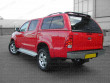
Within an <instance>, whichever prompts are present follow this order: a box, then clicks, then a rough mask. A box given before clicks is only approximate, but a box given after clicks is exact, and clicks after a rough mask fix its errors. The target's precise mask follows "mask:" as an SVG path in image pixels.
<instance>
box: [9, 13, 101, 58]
mask: <svg viewBox="0 0 110 83" xmlns="http://www.w3.org/2000/svg"><path fill="white" fill-rule="evenodd" d="M59 15H62V16H63V19H64V24H65V26H64V28H62V29H48V30H42V29H41V25H42V22H43V19H44V18H47V17H53V16H59ZM47 17H44V18H39V19H37V20H39V23H38V25H37V26H36V29H35V30H34V31H28V30H27V31H26V32H14V33H13V34H12V37H11V39H14V41H15V44H16V47H17V48H24V49H28V50H31V51H34V52H37V46H38V44H39V43H45V44H47V46H48V48H49V52H50V56H51V57H52V58H55V57H63V58H66V57H67V52H71V51H80V50H92V49H102V48H103V33H91V34H89V33H86V32H85V33H84V32H72V31H71V24H70V21H69V17H68V15H67V14H65V13H64V14H57V15H52V16H47ZM34 20H36V19H34ZM30 22H31V21H30ZM70 36H72V37H73V41H72V48H67V46H65V44H66V42H67V41H68V40H69V37H70ZM88 37H91V38H92V39H91V40H88ZM22 43H25V44H29V45H31V46H29V45H23V44H22Z"/></svg>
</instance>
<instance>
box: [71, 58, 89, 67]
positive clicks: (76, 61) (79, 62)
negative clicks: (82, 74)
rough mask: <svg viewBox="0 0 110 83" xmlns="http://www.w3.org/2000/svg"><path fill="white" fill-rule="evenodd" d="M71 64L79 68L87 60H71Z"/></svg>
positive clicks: (87, 60)
mask: <svg viewBox="0 0 110 83" xmlns="http://www.w3.org/2000/svg"><path fill="white" fill-rule="evenodd" d="M72 62H73V63H74V64H75V65H76V66H80V65H83V64H84V63H85V62H89V59H72Z"/></svg>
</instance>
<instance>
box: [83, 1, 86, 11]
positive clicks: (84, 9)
mask: <svg viewBox="0 0 110 83" xmlns="http://www.w3.org/2000/svg"><path fill="white" fill-rule="evenodd" d="M83 12H87V1H83Z"/></svg>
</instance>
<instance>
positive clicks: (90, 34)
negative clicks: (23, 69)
mask: <svg viewBox="0 0 110 83" xmlns="http://www.w3.org/2000/svg"><path fill="white" fill-rule="evenodd" d="M9 51H10V53H11V54H18V53H20V52H22V53H25V54H28V55H31V56H34V57H35V56H37V63H38V66H39V67H40V69H41V70H44V71H45V70H49V69H50V66H51V65H50V64H51V63H52V62H53V61H54V59H62V60H66V59H71V60H72V62H73V63H74V64H75V65H82V64H83V63H85V62H88V61H89V59H92V58H96V57H98V56H100V55H103V54H104V49H103V33H102V30H101V28H100V26H99V25H98V24H97V23H96V22H95V21H94V20H93V19H92V18H91V17H90V16H89V15H86V14H82V13H76V12H65V13H53V14H50V15H48V16H47V17H44V18H38V19H33V20H30V21H27V22H26V23H24V24H23V25H22V26H21V28H16V31H15V32H14V33H13V34H12V37H11V40H10V43H9ZM55 61H56V60H55Z"/></svg>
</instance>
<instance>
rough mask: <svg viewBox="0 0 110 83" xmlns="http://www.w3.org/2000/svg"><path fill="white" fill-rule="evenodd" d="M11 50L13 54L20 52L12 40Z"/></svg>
mask: <svg viewBox="0 0 110 83" xmlns="http://www.w3.org/2000/svg"><path fill="white" fill-rule="evenodd" d="M9 52H10V53H11V54H13V55H16V54H19V52H18V49H17V48H16V46H15V42H14V41H11V42H10V44H9Z"/></svg>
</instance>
